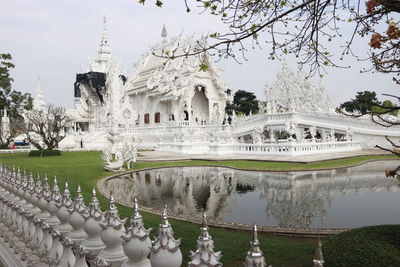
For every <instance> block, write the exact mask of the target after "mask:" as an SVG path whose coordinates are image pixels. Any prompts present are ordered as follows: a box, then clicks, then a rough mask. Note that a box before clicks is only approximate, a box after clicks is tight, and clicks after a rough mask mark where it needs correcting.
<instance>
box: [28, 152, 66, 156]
mask: <svg viewBox="0 0 400 267" xmlns="http://www.w3.org/2000/svg"><path fill="white" fill-rule="evenodd" d="M50 156H61V151H60V150H31V151H30V152H29V157H50Z"/></svg>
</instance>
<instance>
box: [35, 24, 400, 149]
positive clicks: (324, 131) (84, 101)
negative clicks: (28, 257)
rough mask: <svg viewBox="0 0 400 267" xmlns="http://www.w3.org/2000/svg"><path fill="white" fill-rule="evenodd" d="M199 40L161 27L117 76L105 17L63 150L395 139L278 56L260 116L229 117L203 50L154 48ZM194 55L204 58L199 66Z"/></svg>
mask: <svg viewBox="0 0 400 267" xmlns="http://www.w3.org/2000/svg"><path fill="white" fill-rule="evenodd" d="M200 42H205V41H204V40H200V41H196V40H193V39H191V38H186V37H183V36H182V35H179V36H177V37H167V32H166V30H165V27H164V28H163V30H162V35H161V39H160V41H159V42H158V43H156V44H154V45H153V46H151V47H150V49H149V51H148V52H147V53H145V54H144V55H143V56H142V58H141V59H140V60H139V61H138V63H137V64H136V66H135V68H134V70H133V71H132V72H131V73H130V74H129V75H125V74H123V73H122V72H121V71H120V70H119V68H118V64H117V63H116V61H115V60H114V58H113V56H112V52H111V47H110V42H109V40H108V38H107V34H106V20H105V19H104V29H103V34H102V38H101V42H100V49H99V50H98V57H97V59H95V60H94V61H92V62H90V64H89V68H88V69H87V70H86V71H85V72H86V73H84V74H77V81H76V83H75V109H73V110H70V113H71V115H72V116H73V117H74V118H75V125H74V127H73V128H74V130H73V131H71V132H70V133H69V134H68V136H67V138H65V139H64V140H63V141H62V142H61V144H60V146H61V148H74V147H79V146H80V145H81V142H80V141H81V140H82V143H83V146H84V148H86V149H102V148H103V147H104V146H105V145H107V143H109V141H110V140H111V142H112V143H118V142H122V140H131V139H135V140H136V141H137V140H140V148H145V149H155V150H159V151H170V152H178V153H185V154H214V155H215V154H217V155H222V154H255V155H264V154H270V155H282V156H293V155H304V154H318V153H330V152H341V151H354V150H361V149H364V148H373V147H374V146H375V145H376V144H378V143H379V144H381V145H387V143H386V141H385V136H391V137H400V130H399V128H398V127H394V128H383V127H381V126H379V125H376V124H374V123H373V122H371V119H370V118H369V117H361V118H351V117H346V116H343V115H341V114H338V113H336V112H335V110H334V108H333V106H332V105H331V104H330V101H329V98H328V97H327V96H326V95H325V94H324V88H323V86H322V84H319V85H314V84H312V82H311V81H310V80H309V79H307V78H306V77H305V75H304V74H302V73H301V72H297V73H294V72H292V71H291V70H289V68H288V67H287V65H286V64H283V66H282V69H281V71H280V72H279V73H278V74H277V77H276V81H275V83H273V84H272V85H269V86H266V89H265V95H266V101H265V105H264V106H263V107H261V112H260V113H259V114H254V115H252V114H251V115H250V116H244V117H237V116H236V115H235V114H234V115H233V116H231V117H230V118H229V119H228V115H226V113H225V106H226V103H227V102H228V101H231V99H230V96H228V95H227V94H226V92H225V91H226V89H227V88H226V85H225V84H224V82H222V81H221V79H220V77H219V73H220V70H219V69H218V67H217V66H215V64H214V63H213V61H212V59H211V58H210V57H209V56H208V55H207V54H204V55H201V57H202V58H201V60H200V58H199V57H196V56H193V57H177V58H175V59H169V60H167V59H165V58H162V57H160V56H157V55H171V53H174V52H175V53H177V54H182V52H186V51H195V50H196V48H197V47H198V45H199V43H200ZM201 61H203V62H207V64H208V65H209V68H208V69H207V70H206V71H201V70H200V68H199V65H200V62H201ZM38 96H40V94H38ZM35 101H36V100H35ZM228 121H229V123H228Z"/></svg>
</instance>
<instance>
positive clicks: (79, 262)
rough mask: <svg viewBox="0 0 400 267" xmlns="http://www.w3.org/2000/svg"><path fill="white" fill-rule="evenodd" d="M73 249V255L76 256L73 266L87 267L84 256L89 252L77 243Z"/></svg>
mask: <svg viewBox="0 0 400 267" xmlns="http://www.w3.org/2000/svg"><path fill="white" fill-rule="evenodd" d="M73 250H74V252H75V257H76V261H75V265H74V267H89V265H88V264H87V262H86V256H87V255H88V254H89V252H88V251H86V250H85V249H84V248H83V247H82V246H79V245H78V246H75V247H74V248H73Z"/></svg>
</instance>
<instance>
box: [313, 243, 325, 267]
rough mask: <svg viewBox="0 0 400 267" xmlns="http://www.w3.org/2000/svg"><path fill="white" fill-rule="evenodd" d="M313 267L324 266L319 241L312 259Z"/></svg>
mask: <svg viewBox="0 0 400 267" xmlns="http://www.w3.org/2000/svg"><path fill="white" fill-rule="evenodd" d="M313 262H314V267H323V266H324V263H325V261H324V256H323V255H322V243H321V240H320V239H318V247H317V250H316V251H315V257H314V260H313Z"/></svg>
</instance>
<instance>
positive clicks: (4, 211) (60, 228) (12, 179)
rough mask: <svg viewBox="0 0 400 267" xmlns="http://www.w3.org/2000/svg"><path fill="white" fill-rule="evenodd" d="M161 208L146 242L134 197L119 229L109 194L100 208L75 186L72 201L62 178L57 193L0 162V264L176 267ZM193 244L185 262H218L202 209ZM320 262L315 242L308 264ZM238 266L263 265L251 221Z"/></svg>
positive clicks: (178, 256)
mask: <svg viewBox="0 0 400 267" xmlns="http://www.w3.org/2000/svg"><path fill="white" fill-rule="evenodd" d="M167 211H168V207H167V206H166V205H165V207H164V210H163V212H162V215H161V223H160V225H159V231H158V233H159V234H158V236H157V237H156V239H155V240H153V241H151V240H150V237H149V234H150V231H151V229H146V228H145V227H144V223H143V219H142V216H141V215H140V212H139V208H138V203H137V201H136V200H135V201H134V206H133V214H132V217H131V218H130V227H129V228H127V229H125V226H124V225H125V222H126V219H120V218H119V214H118V210H117V207H116V205H115V203H114V199H113V197H112V195H111V196H110V204H109V208H108V210H106V211H105V212H103V211H101V210H100V204H99V201H98V199H97V197H96V190H95V189H93V192H92V199H91V201H90V203H89V204H88V206H85V204H84V199H83V196H82V193H81V189H80V186H79V185H78V188H77V193H76V197H75V199H74V200H72V199H71V194H70V190H69V186H68V183H65V187H64V192H63V193H61V192H60V190H59V187H58V184H57V179H56V178H54V182H53V185H52V188H50V186H49V184H48V181H47V177H45V178H44V179H43V181H42V180H41V179H40V177H38V178H37V179H36V180H35V179H34V178H33V176H32V174H30V175H29V176H28V175H26V174H25V173H21V172H20V171H19V169H18V170H15V169H14V168H12V170H9V169H7V168H6V167H5V166H4V165H0V262H1V263H0V265H3V266H65V267H73V266H75V267H85V266H99V267H100V266H112V267H114V266H115V267H116V266H123V267H139V266H140V267H151V266H153V267H175V266H176V267H178V266H181V265H182V253H181V251H180V249H179V245H180V240H176V239H175V238H174V236H173V229H172V226H171V224H170V223H169V221H168V214H167ZM196 243H197V245H196V250H195V252H191V253H190V256H189V263H188V265H189V266H193V267H194V266H222V264H221V263H220V259H221V257H222V254H221V252H214V241H213V239H212V237H211V235H210V234H209V232H208V225H207V218H206V215H205V214H203V217H202V225H201V227H200V235H199V237H198V239H197V240H196ZM323 263H324V261H323V258H322V252H321V243H320V242H319V245H318V248H317V253H316V257H315V259H314V266H323ZM244 265H245V266H254V267H256V266H257V267H263V266H266V262H265V259H264V256H263V253H262V251H261V249H260V243H259V240H258V236H257V227H256V225H254V226H253V238H252V241H251V242H250V249H249V251H248V253H247V256H246V257H245V259H244Z"/></svg>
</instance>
